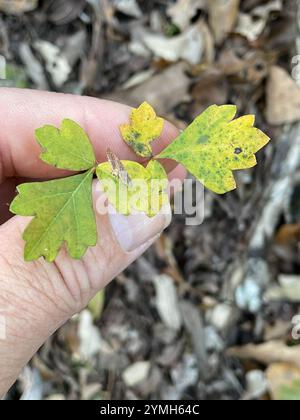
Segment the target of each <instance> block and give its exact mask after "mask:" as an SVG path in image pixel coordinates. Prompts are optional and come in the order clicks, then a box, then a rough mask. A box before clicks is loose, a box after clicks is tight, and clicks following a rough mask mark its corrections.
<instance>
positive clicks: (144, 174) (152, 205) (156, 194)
mask: <svg viewBox="0 0 300 420" xmlns="http://www.w3.org/2000/svg"><path fill="white" fill-rule="evenodd" d="M121 163H122V166H123V167H124V169H125V171H126V172H127V173H128V176H129V178H130V180H131V182H130V183H129V184H128V183H125V182H124V181H123V180H122V179H121V178H120V177H118V176H116V175H115V174H114V171H113V168H112V167H111V164H110V163H109V162H105V163H102V164H100V165H99V166H98V168H97V176H98V178H99V180H101V181H102V185H103V189H104V191H105V192H106V195H107V197H108V200H109V202H110V203H111V204H112V206H113V207H114V208H115V209H116V210H117V212H118V213H120V214H123V215H129V214H131V213H132V212H144V213H146V214H147V215H148V216H150V217H152V216H155V215H156V214H157V213H158V212H159V210H160V209H161V207H162V206H163V205H164V204H166V203H168V201H169V199H168V195H167V193H166V189H167V185H168V178H167V174H166V171H165V169H164V168H163V166H162V165H161V164H160V163H159V162H157V161H155V160H151V161H150V162H149V163H148V165H147V167H146V168H145V167H144V166H142V165H141V164H139V163H137V162H132V161H121Z"/></svg>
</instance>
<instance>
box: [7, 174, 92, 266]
mask: <svg viewBox="0 0 300 420" xmlns="http://www.w3.org/2000/svg"><path fill="white" fill-rule="evenodd" d="M93 173H94V170H93V169H92V170H89V171H87V172H85V173H82V174H80V175H75V176H72V177H70V178H65V179H58V180H54V181H47V182H36V183H28V184H22V185H20V186H19V187H18V192H19V195H18V196H17V197H16V198H15V200H14V201H13V203H12V204H11V207H10V211H11V212H12V213H15V214H19V215H22V216H35V217H34V219H33V221H32V222H31V223H30V225H29V226H28V227H27V229H26V230H25V232H24V236H23V238H24V240H25V241H26V246H25V260H26V261H34V260H37V259H38V258H39V257H41V256H44V257H45V258H46V260H47V261H49V262H51V261H54V260H55V258H56V256H57V254H58V251H59V249H60V248H61V246H62V245H63V243H64V242H66V245H67V248H68V251H69V253H70V255H71V256H72V257H73V258H75V259H80V258H81V257H82V256H83V255H84V253H85V252H86V250H87V248H88V247H89V246H95V245H96V243H97V228H96V222H95V216H94V211H93V204H92V180H93Z"/></svg>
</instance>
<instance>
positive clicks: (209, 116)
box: [157, 105, 269, 194]
mask: <svg viewBox="0 0 300 420" xmlns="http://www.w3.org/2000/svg"><path fill="white" fill-rule="evenodd" d="M235 114H236V107H235V106H234V105H223V106H217V105H213V106H211V107H209V108H208V109H207V110H206V111H205V112H203V113H202V114H201V115H199V116H198V117H197V118H196V119H195V120H194V122H193V123H192V124H191V125H190V126H189V127H188V128H187V129H186V130H185V131H184V132H183V133H182V134H181V135H180V136H179V137H178V138H177V139H175V140H174V141H173V142H172V143H171V144H170V145H169V146H168V147H167V148H166V149H165V150H163V151H162V153H160V154H159V155H158V156H157V158H159V159H166V158H167V159H173V160H176V161H177V162H178V163H180V164H182V165H184V166H185V168H186V169H187V170H188V171H189V172H190V173H191V174H192V175H194V176H195V177H196V178H198V179H199V180H200V182H202V183H203V184H204V185H205V186H206V187H207V188H209V189H211V190H212V191H213V192H215V193H218V194H224V193H225V192H227V191H231V190H233V189H235V188H236V183H235V179H234V177H233V173H232V171H234V170H239V169H246V168H251V167H253V166H255V165H256V163H257V162H256V158H255V153H256V152H258V151H259V150H260V149H261V148H262V147H264V146H265V145H266V144H267V143H268V142H269V138H268V137H267V136H266V135H265V134H264V133H263V132H262V131H260V130H259V129H257V128H255V127H254V126H253V125H254V116H251V115H247V116H244V117H241V118H238V119H235V120H233V118H234V117H235ZM199 162H200V164H199Z"/></svg>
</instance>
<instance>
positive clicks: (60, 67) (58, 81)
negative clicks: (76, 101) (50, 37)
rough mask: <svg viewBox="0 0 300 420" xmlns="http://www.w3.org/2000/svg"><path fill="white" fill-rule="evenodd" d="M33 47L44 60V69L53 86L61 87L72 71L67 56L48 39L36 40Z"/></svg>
mask: <svg viewBox="0 0 300 420" xmlns="http://www.w3.org/2000/svg"><path fill="white" fill-rule="evenodd" d="M34 48H35V49H36V51H38V52H39V54H40V55H41V56H42V58H43V59H44V60H45V63H46V69H47V71H48V72H49V74H50V75H51V78H52V81H53V83H54V84H55V86H56V87H58V88H59V87H62V86H63V85H64V83H65V82H66V81H67V80H68V78H69V75H70V73H71V71H72V68H71V66H70V64H69V62H68V60H67V58H66V57H65V56H64V55H63V54H62V52H61V51H60V49H59V48H58V47H57V46H56V45H54V44H51V42H48V41H43V40H38V41H36V42H35V43H34Z"/></svg>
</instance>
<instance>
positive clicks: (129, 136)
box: [120, 102, 164, 157]
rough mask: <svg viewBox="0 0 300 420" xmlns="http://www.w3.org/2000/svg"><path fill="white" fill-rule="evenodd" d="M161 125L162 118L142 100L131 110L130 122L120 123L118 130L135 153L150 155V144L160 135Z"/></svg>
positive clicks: (144, 155) (162, 123)
mask: <svg viewBox="0 0 300 420" xmlns="http://www.w3.org/2000/svg"><path fill="white" fill-rule="evenodd" d="M163 126H164V120H163V119H162V118H159V117H157V115H156V113H155V111H154V109H153V108H152V107H151V106H150V105H149V104H148V103H147V102H144V103H143V104H142V105H141V106H140V107H139V108H137V109H133V110H132V112H131V116H130V124H122V125H121V126H120V131H121V134H122V137H123V139H124V140H125V141H126V143H127V144H128V145H129V146H130V147H131V148H132V149H133V150H134V151H135V153H136V154H138V155H139V156H143V157H151V156H152V149H151V146H150V144H151V143H152V142H153V141H154V140H156V139H158V137H159V136H160V135H161V133H162V130H163Z"/></svg>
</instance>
